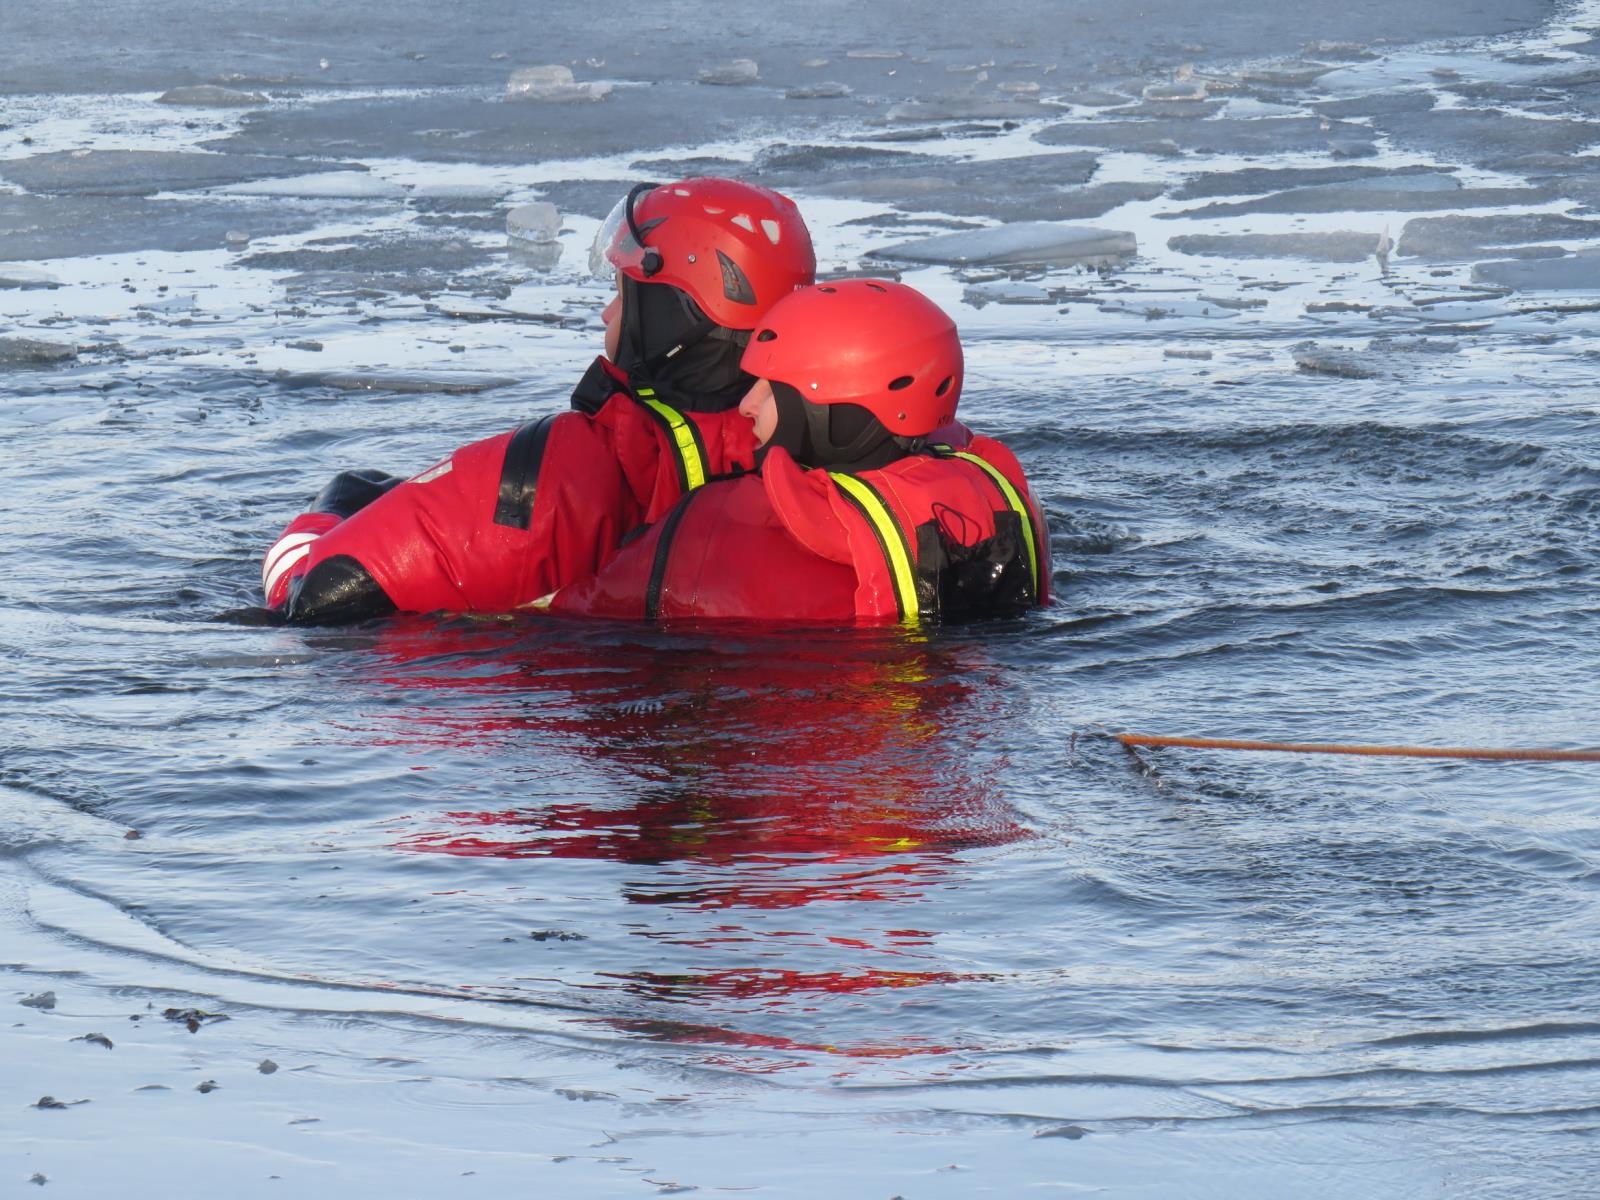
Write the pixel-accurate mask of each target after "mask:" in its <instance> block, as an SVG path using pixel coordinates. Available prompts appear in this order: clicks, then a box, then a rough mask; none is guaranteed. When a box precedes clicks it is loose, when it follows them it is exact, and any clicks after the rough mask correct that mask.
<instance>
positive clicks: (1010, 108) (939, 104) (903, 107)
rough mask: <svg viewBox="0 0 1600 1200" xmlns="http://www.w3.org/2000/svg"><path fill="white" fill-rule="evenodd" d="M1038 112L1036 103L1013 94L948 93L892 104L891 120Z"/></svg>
mask: <svg viewBox="0 0 1600 1200" xmlns="http://www.w3.org/2000/svg"><path fill="white" fill-rule="evenodd" d="M1038 115H1039V107H1038V105H1037V104H1036V103H1034V102H1031V101H1028V100H1024V99H1020V98H1017V97H1011V98H1007V99H992V100H991V99H987V98H985V97H983V96H945V97H943V98H942V99H938V100H911V101H908V102H907V103H904V104H894V105H890V107H889V112H888V119H889V120H891V121H1021V120H1026V119H1027V118H1029V117H1036V116H1038Z"/></svg>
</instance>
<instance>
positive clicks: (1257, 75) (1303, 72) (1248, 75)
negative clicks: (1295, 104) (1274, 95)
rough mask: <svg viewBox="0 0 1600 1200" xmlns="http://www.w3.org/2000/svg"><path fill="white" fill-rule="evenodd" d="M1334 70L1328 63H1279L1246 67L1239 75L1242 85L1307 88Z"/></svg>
mask: <svg viewBox="0 0 1600 1200" xmlns="http://www.w3.org/2000/svg"><path fill="white" fill-rule="evenodd" d="M1331 70H1333V68H1332V67H1330V66H1329V65H1328V64H1327V63H1319V62H1305V61H1301V62H1279V63H1267V64H1264V65H1262V66H1259V67H1246V68H1245V69H1244V70H1242V71H1240V72H1239V74H1238V79H1239V82H1240V83H1258V84H1265V85H1266V86H1268V87H1305V86H1306V85H1307V84H1310V83H1315V82H1316V81H1317V80H1318V79H1320V78H1322V76H1324V75H1326V74H1327V73H1328V72H1329V71H1331Z"/></svg>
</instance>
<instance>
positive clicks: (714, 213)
mask: <svg viewBox="0 0 1600 1200" xmlns="http://www.w3.org/2000/svg"><path fill="white" fill-rule="evenodd" d="M687 194H688V193H687V192H685V193H684V195H687ZM705 210H706V215H707V216H710V217H720V216H721V215H722V214H723V213H725V212H727V211H728V210H727V209H725V208H718V207H717V206H716V205H714V204H707V205H706V206H705Z"/></svg>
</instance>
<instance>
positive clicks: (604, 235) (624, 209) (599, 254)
mask: <svg viewBox="0 0 1600 1200" xmlns="http://www.w3.org/2000/svg"><path fill="white" fill-rule="evenodd" d="M643 257H644V247H643V246H641V245H639V243H638V242H636V241H634V239H633V231H632V230H631V229H629V228H628V197H627V196H626V195H625V196H623V197H622V199H620V200H618V201H617V202H616V204H615V205H613V206H612V209H611V213H610V215H609V216H607V217H606V219H605V220H604V221H601V222H600V229H599V230H598V231H597V232H596V233H595V235H594V241H593V242H592V243H590V246H589V274H591V275H593V276H594V277H595V278H596V279H599V280H601V281H603V282H605V283H610V282H611V281H612V279H613V278H615V277H616V273H617V271H618V269H619V268H622V267H629V266H637V265H638V264H639V261H640V260H641V259H642V258H643Z"/></svg>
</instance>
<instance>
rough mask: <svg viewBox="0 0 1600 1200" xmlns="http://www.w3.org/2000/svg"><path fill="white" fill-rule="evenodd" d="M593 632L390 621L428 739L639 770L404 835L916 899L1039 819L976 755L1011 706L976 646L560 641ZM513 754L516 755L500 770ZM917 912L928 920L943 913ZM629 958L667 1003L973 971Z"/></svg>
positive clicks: (392, 663) (765, 885)
mask: <svg viewBox="0 0 1600 1200" xmlns="http://www.w3.org/2000/svg"><path fill="white" fill-rule="evenodd" d="M570 632H572V631H571V630H569V629H568V627H566V626H564V625H557V626H555V627H554V628H553V629H552V627H551V626H550V625H543V626H535V627H527V626H524V627H521V628H520V629H518V628H516V627H509V628H508V627H505V626H493V627H487V628H473V627H467V628H459V627H451V626H431V625H426V624H421V623H410V624H407V623H396V624H395V626H394V627H393V628H392V630H391V631H389V633H388V634H387V636H386V637H385V639H384V641H383V642H382V643H381V645H380V648H379V649H380V653H381V654H382V656H383V658H384V661H385V669H384V674H383V678H384V682H385V683H386V684H388V685H389V686H390V687H392V688H395V689H404V690H406V691H408V692H410V693H412V694H418V695H419V696H425V697H426V703H424V704H419V705H418V706H417V707H416V708H415V709H413V710H408V711H407V712H406V713H405V716H404V720H405V723H406V726H407V734H408V736H409V737H410V738H411V739H412V740H421V741H423V742H424V743H427V742H435V741H436V742H438V743H439V744H445V745H449V746H452V747H455V748H460V747H462V746H467V747H471V746H476V745H482V746H492V745H496V744H497V743H500V742H501V741H503V740H504V739H508V738H511V739H516V738H523V737H526V736H527V735H530V734H531V735H536V736H535V737H533V738H531V739H529V740H531V741H532V742H533V744H534V745H535V746H536V747H537V749H538V752H539V753H540V754H545V755H548V754H549V753H551V752H552V747H554V749H555V750H556V751H558V752H566V753H571V754H576V755H578V756H581V757H582V758H584V759H587V760H590V761H592V762H593V763H595V765H596V766H597V767H598V768H600V769H601V770H604V771H618V770H620V771H621V772H622V777H621V778H620V779H619V781H618V786H617V787H615V788H614V789H611V794H612V796H613V797H614V798H613V799H612V800H609V801H607V800H597V801H594V802H591V803H575V802H570V801H564V802H559V803H539V804H530V805H528V806H526V807H512V808H507V807H497V808H494V809H489V810H482V809H473V808H463V807H454V808H451V809H450V810H448V811H446V812H443V813H437V814H431V815H430V814H414V815H413V816H411V817H410V818H408V820H409V821H410V822H412V823H414V825H415V826H420V827H421V828H420V829H419V831H418V832H414V833H411V834H409V835H407V836H405V837H403V838H402V839H401V840H400V841H399V842H398V843H397V846H398V848H400V849H403V850H406V851H411V852H421V853H433V854H451V855H463V856H473V857H482V856H493V857H497V858H504V859H529V858H565V859H595V860H604V861H609V862H619V863H629V864H638V865H641V866H653V867H659V868H662V869H660V870H655V871H650V872H647V873H645V874H644V875H643V877H642V879H641V880H640V881H635V882H630V883H629V884H628V885H627V886H626V888H625V890H624V895H625V898H626V899H627V900H628V901H629V902H631V903H635V904H640V905H657V906H662V905H664V906H671V907H675V908H679V909H685V910H728V909H743V910H755V911H759V910H782V909H797V908H800V907H803V906H805V905H810V904H816V903H819V902H842V901H851V902H872V903H880V904H886V903H888V904H903V903H908V902H912V901H915V900H918V899H919V898H921V897H922V896H924V895H925V894H926V892H927V890H928V889H929V888H930V887H933V886H936V885H938V884H940V883H941V882H943V881H944V880H946V879H947V878H949V877H950V874H951V868H952V867H953V866H954V865H955V864H956V863H957V860H958V858H959V856H960V855H961V853H962V852H963V851H967V850H970V849H973V848H979V847H992V846H997V845H1002V844H1005V843H1009V842H1014V841H1017V840H1019V839H1021V838H1023V837H1026V836H1027V832H1026V830H1025V829H1024V828H1023V827H1022V826H1020V825H1019V824H1018V823H1017V822H1016V821H1015V820H1014V819H1012V818H1011V816H1010V815H1009V814H1008V812H1007V810H1006V808H1005V806H1004V805H1003V803H1001V802H1000V801H999V800H998V799H997V798H996V796H995V795H994V791H993V787H992V784H991V783H990V782H989V781H988V780H987V779H986V778H984V777H982V776H978V775H975V774H974V772H973V770H972V768H971V766H970V763H969V750H968V748H969V747H971V746H973V745H975V744H976V743H977V741H978V739H979V737H980V736H981V731H982V728H983V726H984V724H985V722H986V721H988V720H993V719H996V717H995V714H994V713H993V712H992V711H985V708H986V705H985V700H984V696H985V694H986V693H985V692H984V691H983V690H982V688H981V687H980V686H978V684H975V683H974V680H975V679H977V680H978V681H979V683H980V684H981V682H982V681H981V672H982V669H983V668H982V664H981V663H979V662H977V661H975V655H974V654H973V652H972V651H971V650H970V649H968V650H959V649H952V648H950V647H948V646H944V647H941V646H935V645H930V644H929V643H927V642H924V641H919V640H914V639H911V638H907V637H904V636H894V635H885V634H882V633H874V634H872V635H871V636H861V635H851V634H827V635H800V634H791V635H785V636H782V637H779V636H773V635H771V634H766V633H762V634H752V633H748V632H745V633H740V634H737V635H732V636H726V637H723V638H720V639H718V638H708V637H706V636H704V635H703V634H690V635H686V636H684V637H683V638H682V639H681V640H674V639H668V638H667V637H666V635H662V634H658V633H651V634H650V635H648V638H647V639H645V640H643V641H641V635H639V634H637V633H630V634H629V635H627V637H628V640H622V639H621V638H619V637H616V636H615V635H613V636H612V640H609V641H608V640H604V639H603V638H597V637H596V636H595V635H594V634H593V633H592V631H584V633H583V634H580V635H577V637H576V639H573V638H569V639H568V640H560V638H561V636H562V635H563V634H565V633H570ZM504 762H505V756H497V759H496V767H497V771H500V772H503V771H504ZM530 774H531V772H530ZM530 790H535V791H536V790H537V788H533V787H531V788H530ZM500 794H501V795H503V794H504V789H503V788H502V789H500ZM818 924H819V926H822V927H824V928H825V926H826V921H819V922H818ZM736 932H737V933H742V932H743V931H742V930H740V929H739V927H738V926H731V927H730V926H722V927H719V928H718V929H717V930H713V931H701V932H700V933H699V934H698V935H696V934H692V933H689V932H687V931H683V930H675V931H674V932H673V935H672V936H671V938H670V939H669V940H670V942H671V943H672V944H676V945H690V946H696V947H700V948H710V947H712V946H718V947H723V948H725V947H726V946H727V945H728V944H729V943H734V942H738V941H754V940H756V939H754V938H746V937H738V936H726V935H727V934H730V933H736ZM786 932H787V931H786ZM908 932H912V931H905V930H899V931H895V932H886V933H885V934H884V935H883V937H882V944H875V943H873V942H869V941H866V940H863V939H861V938H842V937H838V936H829V934H828V933H826V932H820V931H819V932H817V933H812V934H807V935H803V936H804V937H805V938H806V939H807V941H808V942H809V944H810V945H812V946H814V947H815V946H825V945H828V944H831V945H836V946H841V947H845V948H849V949H854V950H861V951H866V952H868V953H881V954H893V955H904V954H905V953H907V950H906V946H907V945H908V944H910V942H909V939H907V938H906V937H905V936H904V935H905V934H906V933H908ZM914 932H915V933H916V934H917V938H916V941H919V942H924V943H925V942H926V941H928V940H929V938H930V937H931V936H932V931H924V930H919V931H914ZM650 936H664V935H650ZM764 936H765V937H766V938H769V939H770V938H771V937H773V936H775V935H774V934H771V933H768V934H766V935H764ZM790 936H793V934H790ZM766 944H767V945H768V946H769V948H770V945H771V943H770V941H768V942H767V943H766ZM607 977H608V978H612V979H616V980H618V981H619V982H620V983H621V985H622V986H623V987H624V988H625V989H626V990H627V991H629V992H632V993H633V994H635V995H637V996H639V997H641V998H644V999H649V1000H653V1001H658V1002H660V1001H671V1002H680V1003H681V1002H699V1003H711V1002H715V1001H722V1002H727V1001H740V1002H751V1001H763V1002H766V1003H770V1004H776V1003H779V1002H781V1001H783V1000H785V999H788V998H794V997H800V996H805V995H811V996H821V995H829V994H834V995H841V994H858V993H870V992H877V991H881V990H883V989H903V988H913V987H921V986H925V985H927V984H933V983H954V982H959V981H961V980H962V979H964V978H973V977H970V976H966V977H964V976H961V975H957V974H953V973H949V972H939V971H932V972H914V971H911V972H903V971H882V970H871V969H868V970H859V971H853V972H842V971H811V972H807V971H800V970H793V969H787V968H786V969H762V968H753V969H737V970H722V971H713V972H706V973H700V974H670V975H668V974H661V973H657V972H650V971H638V972H627V973H620V974H611V975H608V976H607ZM607 1023H608V1024H611V1025H613V1026H614V1027H616V1028H618V1029H622V1030H624V1031H626V1032H630V1033H633V1034H636V1035H645V1036H651V1037H661V1038H667V1039H670V1040H672V1041H675V1042H691V1043H695V1044H701V1043H705V1044H721V1045H729V1046H738V1047H744V1048H750V1049H771V1050H789V1051H826V1052H828V1053H842V1054H850V1055H855V1056H863V1057H900V1056H903V1055H907V1054H918V1053H928V1052H930V1051H938V1050H942V1049H945V1047H939V1046H929V1045H909V1044H907V1045H895V1046H857V1047H854V1048H851V1049H842V1048H840V1047H837V1046H831V1045H824V1044H821V1043H809V1042H801V1041H796V1040H792V1039H789V1038H785V1037H775V1036H773V1035H768V1034H759V1033H745V1032H738V1031H733V1030H728V1029H722V1028H717V1027H714V1026H700V1025H688V1024H683V1023H679V1022H672V1021H639V1020H636V1019H618V1020H611V1019H608V1020H607Z"/></svg>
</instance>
